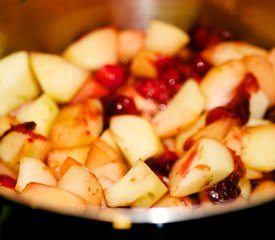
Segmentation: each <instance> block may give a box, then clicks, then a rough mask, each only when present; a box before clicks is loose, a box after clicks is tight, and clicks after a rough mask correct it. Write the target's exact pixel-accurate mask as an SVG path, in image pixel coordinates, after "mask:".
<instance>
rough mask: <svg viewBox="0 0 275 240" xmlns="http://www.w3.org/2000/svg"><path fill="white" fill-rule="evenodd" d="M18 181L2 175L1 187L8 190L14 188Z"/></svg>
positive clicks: (0, 178) (0, 176)
mask: <svg viewBox="0 0 275 240" xmlns="http://www.w3.org/2000/svg"><path fill="white" fill-rule="evenodd" d="M15 184H16V181H15V180H14V179H13V178H12V177H10V176H8V175H4V174H2V175H0V185H1V186H4V187H8V188H14V187H15Z"/></svg>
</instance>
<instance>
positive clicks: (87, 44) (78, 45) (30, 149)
mask: <svg viewBox="0 0 275 240" xmlns="http://www.w3.org/2000/svg"><path fill="white" fill-rule="evenodd" d="M0 101H1V105H0V193H1V195H2V196H4V197H9V198H12V199H14V200H18V201H21V202H23V203H26V204H29V205H30V206H32V207H43V208H47V209H51V210H54V211H58V212H68V211H69V212H72V213H80V214H81V213H84V212H85V211H87V209H89V207H95V206H96V207H99V208H113V207H128V208H153V207H174V206H182V207H187V208H188V207H189V206H193V205H199V206H202V205H204V204H210V205H213V206H216V204H222V203H225V202H232V201H238V200H240V201H242V202H243V201H247V202H250V201H252V200H253V199H256V197H259V196H261V195H266V194H267V195H269V196H274V197H275V177H274V173H275V171H274V170H275V141H274V139H275V48H274V49H265V48H262V47H260V46H256V45H254V44H251V43H248V42H244V41H242V40H239V39H237V38H236V37H235V36H234V35H233V34H232V33H231V32H229V31H226V30H225V31H224V32H217V31H215V30H211V29H207V28H206V27H195V28H194V30H193V31H191V32H190V33H186V32H185V31H183V30H182V29H180V28H178V27H177V26H175V25H172V24H170V23H167V22H163V21H160V20H158V19H152V20H151V21H150V22H149V23H148V27H147V29H145V30H139V29H118V28H116V27H115V26H106V27H101V28H98V29H94V30H92V31H91V32H89V33H87V34H85V35H84V36H82V37H81V38H78V39H77V40H75V41H74V42H72V43H71V44H70V45H69V46H67V47H66V48H65V49H64V51H63V52H62V53H60V54H54V53H44V52H38V51H23V50H22V51H18V52H14V53H11V54H9V55H7V56H4V57H2V59H0Z"/></svg>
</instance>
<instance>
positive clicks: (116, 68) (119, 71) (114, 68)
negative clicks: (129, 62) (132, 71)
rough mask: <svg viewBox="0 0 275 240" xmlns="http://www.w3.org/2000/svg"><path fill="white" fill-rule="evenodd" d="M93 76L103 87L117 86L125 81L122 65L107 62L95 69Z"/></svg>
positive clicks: (125, 76)
mask: <svg viewBox="0 0 275 240" xmlns="http://www.w3.org/2000/svg"><path fill="white" fill-rule="evenodd" d="M95 78H96V80H97V81H98V82H99V83H101V84H102V85H103V86H105V87H108V88H118V87H120V86H121V85H123V84H124V83H125V81H126V79H127V74H126V70H125V68H124V67H122V66H120V65H116V64H107V65H104V66H103V67H101V68H99V69H98V70H97V71H96V75H95Z"/></svg>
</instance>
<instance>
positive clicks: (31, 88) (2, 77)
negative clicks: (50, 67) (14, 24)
mask: <svg viewBox="0 0 275 240" xmlns="http://www.w3.org/2000/svg"><path fill="white" fill-rule="evenodd" d="M40 91H41V90H40V87H39V85H38V83H37V82H36V80H35V78H34V76H33V74H32V72H31V69H30V66H29V55H28V53H27V52H25V51H19V52H14V53H12V54H10V55H8V56H6V57H3V58H2V59H1V60H0V102H1V104H0V115H5V114H7V113H8V112H9V111H11V110H14V109H16V108H17V107H19V106H21V105H22V104H23V103H25V102H27V101H29V100H31V99H34V98H35V97H37V96H38V95H39V93H40Z"/></svg>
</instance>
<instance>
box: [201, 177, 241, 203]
mask: <svg viewBox="0 0 275 240" xmlns="http://www.w3.org/2000/svg"><path fill="white" fill-rule="evenodd" d="M238 181H239V178H238V177H236V175H235V174H234V172H233V173H232V174H230V175H229V176H228V177H227V178H225V179H224V180H222V181H220V182H218V183H217V184H215V185H213V186H211V187H210V188H208V189H207V190H206V195H207V197H208V198H209V200H210V201H211V202H213V203H222V202H225V201H228V200H232V199H236V198H237V197H238V196H239V195H240V193H241V189H240V187H239V185H238Z"/></svg>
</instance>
